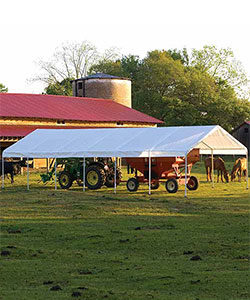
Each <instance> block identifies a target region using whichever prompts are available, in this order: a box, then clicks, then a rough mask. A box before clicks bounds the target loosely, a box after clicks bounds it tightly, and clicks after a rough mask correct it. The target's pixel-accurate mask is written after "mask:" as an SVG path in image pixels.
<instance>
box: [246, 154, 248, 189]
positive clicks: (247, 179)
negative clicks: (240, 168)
mask: <svg viewBox="0 0 250 300" xmlns="http://www.w3.org/2000/svg"><path fill="white" fill-rule="evenodd" d="M246 159H247V169H246V181H247V190H248V151H247V153H246Z"/></svg>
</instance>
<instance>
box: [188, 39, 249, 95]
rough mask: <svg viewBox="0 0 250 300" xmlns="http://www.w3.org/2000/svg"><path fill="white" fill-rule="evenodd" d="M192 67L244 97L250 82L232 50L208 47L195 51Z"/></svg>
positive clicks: (191, 59) (192, 57) (192, 56)
mask: <svg viewBox="0 0 250 300" xmlns="http://www.w3.org/2000/svg"><path fill="white" fill-rule="evenodd" d="M190 65H191V66H194V67H195V68H198V69H199V70H201V71H202V72H207V73H208V74H210V75H211V76H213V77H214V78H215V79H216V81H217V83H218V84H224V85H229V86H231V87H233V88H234V89H235V90H236V92H238V94H239V95H242V94H243V95H244V92H243V91H244V90H246V87H247V85H248V83H249V81H248V79H247V75H246V72H245V70H244V68H243V66H242V64H241V62H240V61H238V60H237V59H236V58H235V56H234V53H233V51H232V50H231V49H230V48H221V49H217V48H216V47H215V46H207V45H206V46H204V47H203V49H201V50H196V49H193V51H192V55H191V58H190ZM247 89H249V86H248V88H247Z"/></svg>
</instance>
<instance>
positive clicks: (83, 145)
mask: <svg viewBox="0 0 250 300" xmlns="http://www.w3.org/2000/svg"><path fill="white" fill-rule="evenodd" d="M194 148H199V149H200V153H201V154H210V153H211V149H213V153H214V154H242V155H244V154H247V148H246V147H245V146H244V145H242V144H241V143H240V142H238V141H237V140H236V139H235V138H234V137H232V136H231V135H230V134H229V133H228V132H226V131H225V130H224V129H223V128H221V127H220V126H185V127H161V128H114V129H60V130H58V129H37V130H35V131H34V132H32V133H30V134H29V135H27V136H26V137H25V138H23V139H22V140H20V141H19V142H17V143H15V144H14V145H12V146H10V147H9V148H7V149H6V150H5V151H4V152H3V156H4V157H35V158H46V157H47V158H48V157H115V156H116V157H148V156H149V155H150V156H151V157H169V156H185V155H186V154H187V153H188V152H189V151H191V150H192V149H194Z"/></svg>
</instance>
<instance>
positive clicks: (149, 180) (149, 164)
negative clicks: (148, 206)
mask: <svg viewBox="0 0 250 300" xmlns="http://www.w3.org/2000/svg"><path fill="white" fill-rule="evenodd" d="M148 194H149V195H151V153H150V150H149V151H148Z"/></svg>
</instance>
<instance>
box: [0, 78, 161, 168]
mask: <svg viewBox="0 0 250 300" xmlns="http://www.w3.org/2000/svg"><path fill="white" fill-rule="evenodd" d="M72 86H73V94H74V95H75V96H74V97H67V96H55V95H36V94H12V93H0V144H1V151H0V154H1V153H2V151H3V150H4V149H6V148H7V147H8V146H10V145H12V144H14V143H15V142H17V141H18V140H20V139H21V138H23V137H24V136H26V135H27V134H29V133H31V132H32V131H34V130H35V129H38V128H44V129H49V128H57V129H60V128H61V129H65V128H68V129H73V128H78V129H80V128H110V127H113V128H115V127H155V126H157V124H159V123H162V121H160V120H157V119H155V118H153V117H150V116H148V115H145V114H143V113H141V112H139V111H136V110H134V109H132V107H131V81H130V80H129V79H127V78H119V77H115V76H110V75H106V74H100V73H99V74H95V75H92V76H88V77H85V78H81V79H77V80H74V81H73V82H72ZM36 166H37V167H39V166H40V165H39V162H37V165H36ZM36 166H35V167H36Z"/></svg>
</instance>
